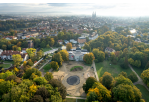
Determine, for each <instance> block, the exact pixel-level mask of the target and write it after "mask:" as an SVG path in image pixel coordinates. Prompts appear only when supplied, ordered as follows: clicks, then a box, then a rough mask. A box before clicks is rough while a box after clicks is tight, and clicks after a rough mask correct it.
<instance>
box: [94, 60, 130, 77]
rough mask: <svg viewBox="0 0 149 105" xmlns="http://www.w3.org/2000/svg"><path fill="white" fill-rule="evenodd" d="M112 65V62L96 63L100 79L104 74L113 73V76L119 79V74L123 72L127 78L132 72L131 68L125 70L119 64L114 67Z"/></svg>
mask: <svg viewBox="0 0 149 105" xmlns="http://www.w3.org/2000/svg"><path fill="white" fill-rule="evenodd" d="M110 64H111V63H110V61H103V62H99V63H95V65H96V70H97V74H98V77H99V78H100V77H102V75H103V74H104V72H109V73H111V75H112V76H113V77H117V76H118V74H119V73H120V72H122V71H124V72H126V73H127V76H128V75H129V74H130V73H131V72H132V71H131V69H130V68H128V69H123V68H121V67H120V65H118V64H117V65H114V64H111V65H110Z"/></svg>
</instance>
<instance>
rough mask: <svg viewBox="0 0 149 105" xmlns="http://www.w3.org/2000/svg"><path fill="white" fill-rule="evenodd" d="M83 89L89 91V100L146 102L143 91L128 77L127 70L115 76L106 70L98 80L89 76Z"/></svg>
mask: <svg viewBox="0 0 149 105" xmlns="http://www.w3.org/2000/svg"><path fill="white" fill-rule="evenodd" d="M83 90H84V91H85V92H86V93H87V101H88V102H142V101H143V102H144V101H145V100H144V99H141V98H142V93H141V92H140V90H139V89H138V88H137V87H136V86H135V85H133V83H132V81H131V80H130V79H129V78H127V74H126V73H125V72H121V73H120V74H119V76H118V77H115V78H113V77H112V76H111V74H110V73H108V72H105V73H104V74H103V76H102V77H100V82H98V81H97V80H96V79H95V78H94V77H89V78H88V79H87V80H86V83H85V84H83Z"/></svg>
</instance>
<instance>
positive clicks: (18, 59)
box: [12, 54, 23, 67]
mask: <svg viewBox="0 0 149 105" xmlns="http://www.w3.org/2000/svg"><path fill="white" fill-rule="evenodd" d="M12 59H13V61H14V64H15V65H16V66H17V67H18V66H19V65H20V63H21V62H22V60H23V58H22V57H21V55H20V54H16V55H15V54H14V55H12Z"/></svg>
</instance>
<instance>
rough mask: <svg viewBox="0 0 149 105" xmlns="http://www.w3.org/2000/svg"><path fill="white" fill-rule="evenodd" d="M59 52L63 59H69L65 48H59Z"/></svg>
mask: <svg viewBox="0 0 149 105" xmlns="http://www.w3.org/2000/svg"><path fill="white" fill-rule="evenodd" d="M60 54H61V56H62V59H63V61H68V60H69V53H68V52H67V51H66V50H61V51H60Z"/></svg>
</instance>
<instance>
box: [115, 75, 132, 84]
mask: <svg viewBox="0 0 149 105" xmlns="http://www.w3.org/2000/svg"><path fill="white" fill-rule="evenodd" d="M115 81H116V82H115V85H114V86H115V87H116V86H118V85H119V84H127V85H131V86H132V85H133V83H132V81H131V80H130V79H128V78H125V77H124V76H122V75H119V76H118V77H115Z"/></svg>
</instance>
